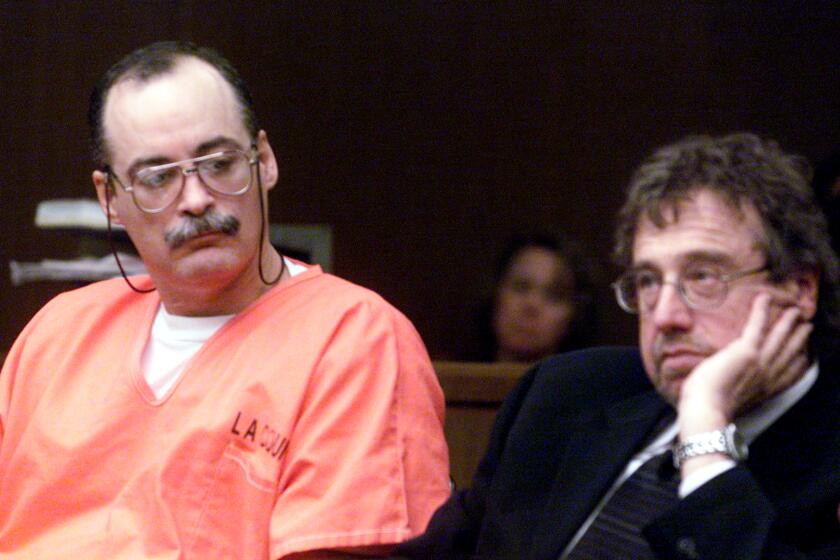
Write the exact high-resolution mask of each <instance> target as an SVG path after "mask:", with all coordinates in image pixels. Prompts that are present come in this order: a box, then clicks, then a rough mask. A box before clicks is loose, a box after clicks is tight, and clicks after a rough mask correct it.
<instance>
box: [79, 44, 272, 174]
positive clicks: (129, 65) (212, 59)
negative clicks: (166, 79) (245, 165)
mask: <svg viewBox="0 0 840 560" xmlns="http://www.w3.org/2000/svg"><path fill="white" fill-rule="evenodd" d="M188 57H193V58H197V59H199V60H203V61H204V62H206V63H207V64H209V65H210V66H212V67H213V68H215V69H216V70H217V71H218V72H219V74H221V75H222V77H223V78H224V79H225V81H226V82H227V83H229V84H230V86H231V87H232V88H233V92H234V95H235V96H236V99H237V101H238V102H239V107H240V110H241V112H242V122H243V124H244V125H245V130H247V131H248V134H249V135H250V136H251V138H252V139H253V138H256V137H257V132H258V131H259V126H258V125H257V116H256V114H255V112H254V102H253V99H252V98H251V93H250V91H249V90H248V87H247V86H246V85H245V82H244V80H243V79H242V77H241V76H240V75H239V73H238V72H237V71H236V69H235V68H234V67H233V65H232V64H231V63H230V62H228V61H227V60H226V59H225V58H224V57H223V56H222V55H220V54H219V53H218V52H216V51H214V50H213V49H210V48H207V47H198V46H196V45H194V44H192V43H190V42H187V41H160V42H157V43H152V44H150V45H147V46H145V47H142V48H140V49H137V50H135V51H134V52H132V53H131V54H129V55H127V56H126V57H125V58H123V59H122V60H120V61H119V62H117V63H116V64H114V65H113V66H111V68H110V69H109V70H108V71H107V72H106V73H105V75H103V76H102V78H101V79H100V80H99V83H98V84H97V85H96V87H94V88H93V91H92V92H91V95H90V106H89V108H88V124H89V126H90V143H91V151H92V152H93V160H94V164H95V165H96V166H97V167H98V168H102V167H104V166H105V165H107V164H108V159H109V155H108V144H107V141H106V138H105V125H104V123H103V115H102V113H103V111H104V109H105V103H106V101H107V99H108V93H109V92H110V91H111V88H112V87H114V85H116V84H117V83H118V82H121V81H123V80H128V79H134V80H139V81H140V82H147V81H149V80H151V79H152V78H155V77H157V76H161V75H163V74H166V73H168V72H171V71H172V69H173V68H174V67H175V65H176V63H177V62H178V61H179V60H180V59H182V58H188Z"/></svg>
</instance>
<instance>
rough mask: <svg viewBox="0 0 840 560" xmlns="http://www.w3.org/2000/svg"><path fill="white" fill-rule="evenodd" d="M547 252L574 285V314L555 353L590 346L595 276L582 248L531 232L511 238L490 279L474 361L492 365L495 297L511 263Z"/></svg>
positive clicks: (559, 237)
mask: <svg viewBox="0 0 840 560" xmlns="http://www.w3.org/2000/svg"><path fill="white" fill-rule="evenodd" d="M530 248H538V249H546V250H548V251H551V252H552V253H554V254H556V255H557V257H558V258H559V259H561V260H562V261H563V263H565V265H566V266H567V267H568V268H569V270H570V271H571V273H572V279H573V282H574V296H573V303H574V312H573V315H572V320H571V322H570V323H569V330H568V332H567V334H566V336H565V337H564V338H563V340H562V341H561V342H560V344H559V345H558V347H557V348H556V349H555V352H566V351H569V350H575V349H578V348H584V347H587V346H591V345H592V344H593V343H594V341H595V334H596V328H597V325H596V319H597V313H596V306H595V290H596V285H597V282H596V279H597V277H598V273H597V271H596V267H595V265H594V263H593V262H592V259H591V258H590V257H589V255H588V254H587V253H586V252H585V251H584V249H583V247H582V246H581V245H580V244H579V243H578V242H577V241H576V240H574V239H572V238H571V237H569V236H567V235H565V234H563V233H561V232H558V231H534V232H527V233H521V234H517V235H515V236H513V237H512V238H511V239H510V240H509V242H508V243H507V245H506V246H505V248H504V250H503V251H502V253H501V255H500V256H499V260H498V262H497V265H496V269H495V272H494V275H493V286H492V290H488V291H489V292H490V293H488V294H487V295H485V297H484V298H483V302H482V304H481V307H480V309H479V312H478V324H479V328H478V331H479V350H478V352H477V353H476V355H475V359H477V360H479V361H493V360H494V359H495V358H496V352H497V350H498V344H497V340H496V334H495V331H494V329H493V316H494V311H495V308H496V294H497V292H498V287H499V284H500V283H501V281H502V279H503V278H504V277H505V275H506V274H507V272H508V269H509V268H510V266H511V264H512V263H513V261H514V260H515V259H516V257H517V256H518V255H519V254H520V253H521V252H522V251H523V250H525V249H530Z"/></svg>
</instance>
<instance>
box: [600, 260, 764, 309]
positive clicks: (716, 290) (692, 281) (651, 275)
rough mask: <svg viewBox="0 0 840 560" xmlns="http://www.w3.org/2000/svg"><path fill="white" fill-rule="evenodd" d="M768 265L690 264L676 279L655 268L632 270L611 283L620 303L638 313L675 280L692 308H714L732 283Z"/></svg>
mask: <svg viewBox="0 0 840 560" xmlns="http://www.w3.org/2000/svg"><path fill="white" fill-rule="evenodd" d="M767 270H768V268H767V265H762V266H761V267H759V268H751V269H749V270H742V271H738V272H731V273H727V274H724V273H720V272H717V271H715V270H710V269H709V268H707V267H696V268H689V269H687V270H686V271H684V272H683V273H682V274H680V276H678V277H677V280H676V281H675V282H666V281H665V280H664V279H663V278H662V275H661V274H660V273H659V272H656V271H654V270H646V269H641V270H629V271H627V272H625V273H624V274H622V275H621V276H620V277H619V278H618V280H616V281H615V282H613V283H612V288H613V290H615V298H616V300H618V305H619V306H621V308H622V309H623V310H624V311H626V312H628V313H633V314H636V313H638V312H639V310H640V309H641V310H644V311H649V310H651V309H653V308H654V307H655V306H656V302H657V301H658V300H659V293H660V292H661V291H662V286H664V285H665V284H672V285H674V286H676V288H677V293H678V294H679V295H680V298H681V299H682V300H683V302H685V304H686V305H687V306H688V307H690V308H692V309H700V310H703V309H714V308H715V307H718V306H719V305H721V304H722V303H723V302H724V300H726V296H727V294H728V292H729V284H730V283H731V282H734V281H735V280H739V279H741V278H744V277H746V276H750V275H752V274H758V273H760V272H766V271H767Z"/></svg>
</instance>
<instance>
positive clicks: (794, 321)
mask: <svg viewBox="0 0 840 560" xmlns="http://www.w3.org/2000/svg"><path fill="white" fill-rule="evenodd" d="M776 305H779V304H775V303H773V302H771V296H770V295H769V294H767V293H761V294H759V295H757V296H756V297H755V299H754V300H753V302H752V307H751V309H750V315H749V317H748V318H747V322H746V323H745V325H744V329H743V331H742V332H741V335H740V336H739V337H738V338H736V339H735V340H733V341H732V342H731V343H730V344H729V345H727V346H726V347H724V348H722V349H721V350H720V351H718V352H717V353H715V354H713V355H712V356H710V357H709V358H707V359H706V360H704V361H703V362H702V363H700V365H698V366H697V367H696V368H695V369H694V371H692V372H691V374H690V375H689V376H688V378H687V379H686V380H685V382H684V383H683V386H682V390H681V392H680V399H679V403H678V404H677V412H678V414H679V422H680V437H681V438H683V439H684V438H686V437H688V436H690V435H693V434H696V433H700V432H706V431H711V430H717V429H721V428H723V427H724V426H726V425H727V424H728V423H729V422H731V421H732V420H734V419H735V417H736V416H738V415H740V414H742V413H744V412H746V411H747V410H749V409H750V408H752V407H753V406H755V405H756V404H757V403H759V402H761V401H763V400H764V399H766V398H768V397H769V396H772V395H774V394H776V393H778V392H780V391H782V390H784V389H785V388H787V387H788V386H790V385H791V384H792V383H793V382H795V381H796V380H797V379H799V378H800V377H801V375H802V374H803V373H804V372H805V370H806V368H807V367H808V357H807V341H808V336H809V335H810V333H811V330H812V328H813V327H812V325H811V324H810V323H807V322H802V320H801V314H800V312H799V309H798V308H797V307H795V306H782V308H781V309H780V310H779V311H778V312H774V311H773V307H774V306H776ZM774 319H775V320H774Z"/></svg>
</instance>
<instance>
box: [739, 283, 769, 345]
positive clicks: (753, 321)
mask: <svg viewBox="0 0 840 560" xmlns="http://www.w3.org/2000/svg"><path fill="white" fill-rule="evenodd" d="M769 315H770V295H769V294H766V293H760V294H758V295H757V296H755V299H753V301H752V306H751V307H750V315H749V317H747V322H746V324H745V325H744V330H743V332H742V333H741V339H742V340H744V341H746V342H747V343H748V344H749V345H750V346H751V347H752V348H755V349H758V348H760V347H761V340H762V339H763V338H764V331H765V329H766V328H767V321H768V318H769Z"/></svg>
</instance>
